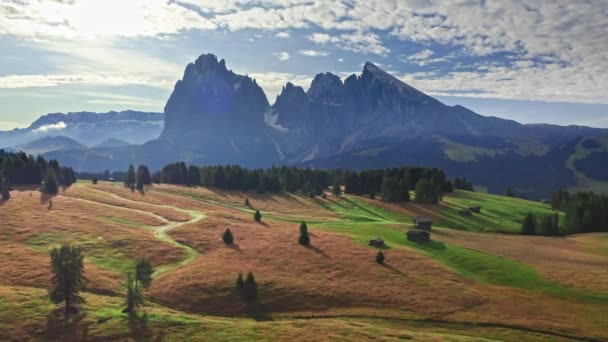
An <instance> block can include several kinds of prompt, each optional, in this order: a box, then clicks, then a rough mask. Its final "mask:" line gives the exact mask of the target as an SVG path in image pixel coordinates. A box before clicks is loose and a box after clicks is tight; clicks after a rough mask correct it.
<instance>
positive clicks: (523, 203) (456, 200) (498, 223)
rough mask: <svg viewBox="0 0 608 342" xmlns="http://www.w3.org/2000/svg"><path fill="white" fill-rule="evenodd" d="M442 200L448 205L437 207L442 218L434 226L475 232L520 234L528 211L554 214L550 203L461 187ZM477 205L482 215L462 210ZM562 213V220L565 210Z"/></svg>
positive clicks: (538, 213) (539, 215) (561, 219)
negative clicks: (461, 211) (467, 214)
mask: <svg viewBox="0 0 608 342" xmlns="http://www.w3.org/2000/svg"><path fill="white" fill-rule="evenodd" d="M443 202H444V203H445V204H446V205H445V206H443V205H442V206H438V208H437V213H438V214H439V215H441V216H442V219H440V220H439V221H436V222H433V225H434V226H437V227H443V228H452V229H458V230H469V231H476V232H503V233H519V232H520V230H521V221H522V220H523V218H524V217H525V216H526V215H527V214H528V213H532V214H534V215H535V216H536V217H537V219H540V218H541V217H542V216H544V215H550V214H551V215H553V214H554V213H555V211H553V210H552V209H551V206H550V205H548V204H543V203H540V202H533V201H527V200H523V199H519V198H511V197H505V196H497V195H491V194H486V193H480V192H471V191H461V190H456V191H455V192H453V193H451V194H447V195H446V196H445V197H444V198H443ZM477 205H479V206H481V213H480V214H473V215H472V216H464V215H461V214H460V213H459V211H460V210H462V209H467V208H469V207H472V206H477ZM559 215H560V222H563V219H564V213H561V212H560V213H559Z"/></svg>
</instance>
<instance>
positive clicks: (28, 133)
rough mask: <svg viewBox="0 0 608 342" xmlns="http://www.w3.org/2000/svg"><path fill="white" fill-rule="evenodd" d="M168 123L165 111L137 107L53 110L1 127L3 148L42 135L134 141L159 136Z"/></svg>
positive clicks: (88, 142) (93, 142) (96, 141)
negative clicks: (29, 121) (8, 128)
mask: <svg viewBox="0 0 608 342" xmlns="http://www.w3.org/2000/svg"><path fill="white" fill-rule="evenodd" d="M163 126H164V115H163V114H162V113H146V112H136V111H124V112H108V113H92V112H78V113H68V114H62V113H52V114H47V115H44V116H41V117H40V118H39V119H37V120H36V121H34V122H33V123H32V124H31V125H30V126H29V127H27V128H23V129H14V130H12V131H0V148H2V147H15V146H18V145H23V144H26V143H28V142H32V141H35V140H38V139H40V138H42V137H49V136H50V137H52V136H57V135H61V136H64V137H68V138H71V139H74V140H76V141H78V142H80V143H82V144H84V145H88V146H94V145H98V144H100V143H102V142H103V141H105V140H107V139H110V138H115V139H120V140H124V141H126V142H128V143H130V144H142V143H144V142H146V141H149V140H152V139H156V138H157V137H158V136H159V135H160V133H161V131H162V129H163Z"/></svg>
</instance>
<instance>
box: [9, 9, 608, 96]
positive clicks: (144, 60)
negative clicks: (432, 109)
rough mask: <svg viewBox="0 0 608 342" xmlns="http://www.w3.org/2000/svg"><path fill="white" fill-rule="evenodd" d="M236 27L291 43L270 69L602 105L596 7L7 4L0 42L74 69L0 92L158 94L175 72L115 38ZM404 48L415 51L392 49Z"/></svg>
mask: <svg viewBox="0 0 608 342" xmlns="http://www.w3.org/2000/svg"><path fill="white" fill-rule="evenodd" d="M246 30H253V31H254V32H256V31H259V32H262V33H268V32H270V35H269V36H270V37H272V39H275V40H277V41H288V40H294V39H299V41H300V44H296V45H298V46H296V47H294V48H293V50H289V51H287V50H283V49H281V50H274V52H269V54H274V58H276V59H278V60H279V61H287V60H289V61H290V63H291V62H293V61H295V59H296V57H298V56H299V57H300V58H306V57H319V58H321V57H327V56H329V55H331V56H335V57H333V60H334V61H335V60H339V61H344V59H343V57H344V56H350V57H352V58H353V59H358V60H359V62H361V61H363V60H365V59H370V58H379V59H382V60H383V63H384V60H386V63H387V64H389V65H390V68H391V70H392V71H394V72H396V73H397V74H399V76H400V77H401V78H402V79H403V80H405V81H407V82H409V83H411V84H412V85H413V86H415V87H418V88H420V89H422V90H424V91H428V92H430V93H432V94H435V95H461V96H464V95H466V96H469V97H494V98H509V99H532V100H542V101H572V102H594V103H608V94H607V93H606V89H608V73H606V70H608V53H607V52H608V48H607V47H608V35H607V34H606V32H608V2H606V1H605V0H584V1H572V0H546V1H542V2H530V1H523V0H513V1H475V0H459V1H439V0H400V1H395V0H368V1H356V0H338V1H336V0H250V1H241V0H181V1H170V0H130V1H121V0H89V1H57V0H23V1H7V2H3V3H1V4H0V36H2V37H8V38H13V39H18V40H22V41H26V42H32V43H35V44H41V45H42V46H45V47H46V48H47V49H50V50H54V51H58V52H61V53H62V54H66V55H69V56H71V57H73V58H75V59H77V62H74V63H71V64H69V67H66V68H64V69H65V70H60V71H61V72H60V73H57V74H37V75H25V74H18V73H11V74H7V75H4V76H0V87H4V88H15V87H50V86H57V85H61V84H66V83H75V84H80V83H86V84H91V83H95V84H101V85H115V84H137V85H141V84H143V85H148V86H153V87H164V88H167V87H171V86H172V82H171V81H170V80H168V79H167V76H166V75H168V74H170V73H172V72H177V73H179V71H177V70H180V68H182V67H183V66H178V65H176V64H175V63H172V62H169V61H167V60H163V59H161V58H158V57H157V56H155V55H153V54H151V53H150V54H146V52H141V51H127V49H125V48H124V46H120V45H119V44H117V43H116V42H119V41H121V39H143V38H148V39H149V38H153V39H178V38H179V36H180V35H182V34H185V33H188V32H196V31H214V32H215V31H217V32H222V33H223V34H230V33H234V32H241V31H246ZM294 32H301V33H302V34H300V35H299V36H296V35H295V34H294ZM256 39H257V38H256ZM100 41H101V42H103V43H101V44H100V43H98V42H100ZM307 44H308V45H310V44H312V47H310V46H304V45H307ZM409 45H412V46H417V47H418V48H417V49H415V50H414V51H412V52H411V53H405V54H404V53H403V52H402V51H400V50H402V48H403V47H404V46H409ZM336 51H341V53H342V54H344V56H342V55H336ZM201 52H202V51H201ZM99 55H102V56H103V58H102V57H99ZM117 57H118V58H117ZM121 57H136V58H138V59H137V63H133V62H131V63H129V61H132V60H133V59H131V58H121ZM269 57H272V56H269ZM327 58H330V57H327ZM308 60H311V59H310V58H309V59H308ZM351 67H352V66H351ZM413 67H416V68H418V69H417V70H416V71H415V72H411V70H412V68H413ZM404 70H408V72H407V73H406V72H405V71H404ZM319 71H321V70H319ZM336 71H338V72H339V71H341V70H336ZM293 73H294V74H300V73H298V72H293ZM258 74H259V73H258ZM163 75H164V76H163ZM309 76H310V75H307V77H309ZM302 77H304V76H302ZM302 77H300V78H302ZM261 84H262V85H264V84H263V83H261Z"/></svg>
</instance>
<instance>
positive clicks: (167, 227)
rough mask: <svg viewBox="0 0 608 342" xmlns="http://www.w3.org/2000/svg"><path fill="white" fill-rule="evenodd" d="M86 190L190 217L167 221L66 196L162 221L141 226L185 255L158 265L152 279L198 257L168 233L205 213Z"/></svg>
mask: <svg viewBox="0 0 608 342" xmlns="http://www.w3.org/2000/svg"><path fill="white" fill-rule="evenodd" d="M86 188H87V190H89V191H95V192H99V193H103V194H104V195H108V196H110V197H113V198H116V199H118V200H120V201H124V202H133V203H137V204H144V205H150V206H155V207H159V208H167V209H172V210H175V211H179V212H182V213H186V214H188V215H189V216H190V220H188V221H183V222H180V221H171V220H169V219H167V218H166V217H163V216H161V215H159V214H156V213H153V212H149V211H145V210H141V209H133V208H127V207H123V206H120V205H115V204H109V203H103V202H97V201H93V200H88V199H84V198H80V197H73V196H68V197H69V198H73V199H75V200H78V201H83V202H87V203H92V204H96V205H103V206H108V207H112V208H117V209H123V210H128V211H130V212H137V213H141V214H145V215H150V216H153V217H155V218H156V219H158V220H160V221H162V222H163V223H164V224H163V225H160V226H149V225H142V226H143V227H144V228H145V229H147V230H150V231H152V232H154V236H155V237H156V238H157V239H159V240H160V241H163V242H165V243H168V244H171V245H173V246H175V247H178V248H180V249H181V250H182V251H183V252H184V254H185V256H186V257H185V258H184V259H182V260H180V261H176V262H172V263H169V264H164V265H159V266H156V267H155V271H154V274H153V277H154V278H158V277H160V276H161V275H163V274H164V273H167V272H169V271H172V270H174V269H176V268H179V267H183V266H186V265H188V264H189V263H191V262H192V261H194V260H195V259H196V258H197V257H198V256H199V255H200V253H199V252H197V251H196V250H195V249H194V248H192V247H190V246H188V245H187V244H185V243H182V242H180V241H177V240H175V239H174V238H172V237H171V235H170V234H169V232H170V231H171V230H173V229H175V228H178V227H181V226H185V225H188V224H192V223H196V222H199V221H201V220H203V219H205V218H206V217H207V215H205V213H203V212H200V211H198V210H187V209H181V208H178V207H174V206H171V205H161V204H153V203H149V202H142V201H135V200H131V199H128V198H124V197H121V196H118V195H117V194H114V193H111V192H107V191H103V190H99V189H93V188H91V187H86Z"/></svg>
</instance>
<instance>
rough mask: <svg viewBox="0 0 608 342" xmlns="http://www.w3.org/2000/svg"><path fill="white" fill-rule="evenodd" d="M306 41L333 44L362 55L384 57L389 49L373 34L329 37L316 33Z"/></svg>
mask: <svg viewBox="0 0 608 342" xmlns="http://www.w3.org/2000/svg"><path fill="white" fill-rule="evenodd" d="M308 39H309V40H311V41H313V42H315V43H317V44H321V45H326V44H335V45H336V46H337V47H339V48H341V49H344V50H348V51H352V52H357V53H362V54H376V55H382V56H385V55H387V54H388V53H389V52H390V49H388V48H387V47H385V46H384V45H383V44H382V41H381V39H380V36H378V35H377V34H375V33H363V32H353V33H343V34H340V35H338V36H330V35H329V34H326V33H318V32H316V33H313V34H312V35H310V36H308Z"/></svg>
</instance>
